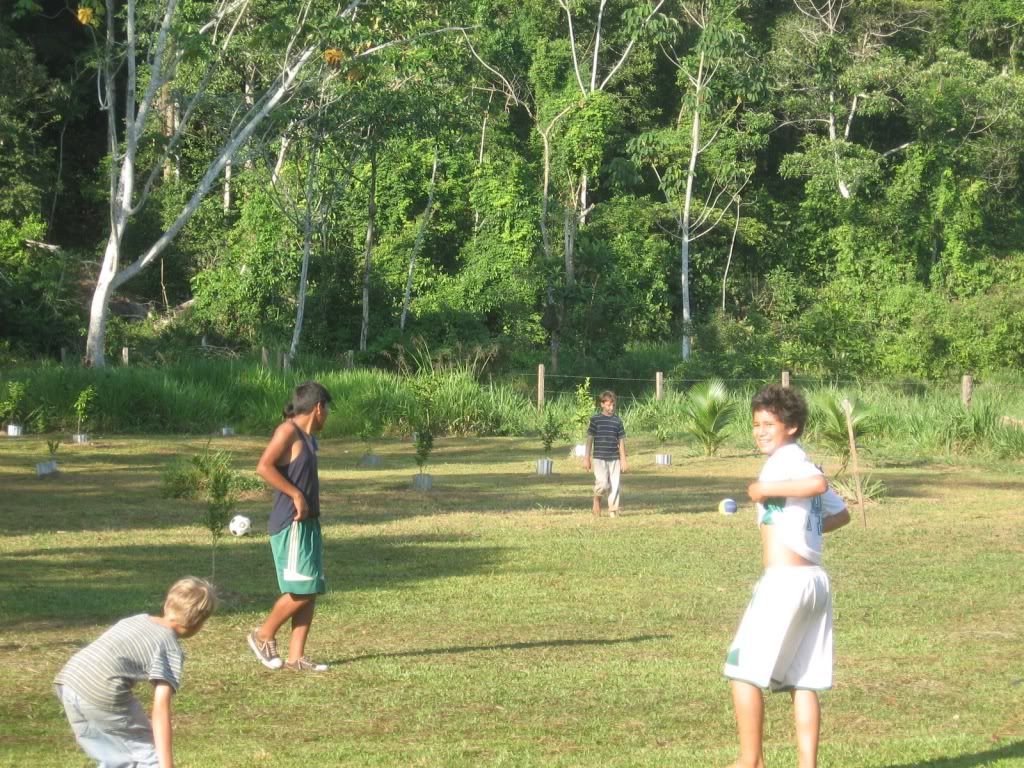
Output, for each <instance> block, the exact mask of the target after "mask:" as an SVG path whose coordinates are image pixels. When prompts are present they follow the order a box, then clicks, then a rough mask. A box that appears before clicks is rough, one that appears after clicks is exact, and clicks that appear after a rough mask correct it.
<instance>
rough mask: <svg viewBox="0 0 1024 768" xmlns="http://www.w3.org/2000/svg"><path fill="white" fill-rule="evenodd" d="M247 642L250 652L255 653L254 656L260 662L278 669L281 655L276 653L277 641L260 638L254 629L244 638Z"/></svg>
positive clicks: (270, 667) (280, 663) (269, 667)
mask: <svg viewBox="0 0 1024 768" xmlns="http://www.w3.org/2000/svg"><path fill="white" fill-rule="evenodd" d="M245 639H246V641H247V642H248V643H249V647H250V648H252V652H253V653H255V654H256V658H257V659H259V660H260V664H262V665H263V666H264V667H267V668H268V669H280V668H281V665H282V663H283V662H282V661H281V657H280V656H278V655H277V643H276V642H275V641H273V640H260V639H259V637H257V635H256V630H255V629H254V630H253V631H252V632H250V633H249V635H248V636H247V637H246V638H245Z"/></svg>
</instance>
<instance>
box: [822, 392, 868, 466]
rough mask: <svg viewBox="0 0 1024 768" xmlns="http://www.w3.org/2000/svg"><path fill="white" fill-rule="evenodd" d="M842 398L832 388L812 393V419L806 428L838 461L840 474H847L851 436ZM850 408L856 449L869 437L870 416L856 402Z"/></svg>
mask: <svg viewBox="0 0 1024 768" xmlns="http://www.w3.org/2000/svg"><path fill="white" fill-rule="evenodd" d="M843 399H844V397H843V395H841V394H840V393H838V392H836V391H835V390H834V389H831V388H827V389H822V390H819V391H817V392H815V393H814V394H813V395H812V396H811V398H810V400H811V403H810V406H811V417H810V424H809V425H808V426H809V430H808V431H809V432H810V433H811V435H812V437H813V439H814V440H815V441H816V442H818V443H820V444H822V445H823V446H824V447H825V448H827V449H828V450H829V451H830V452H831V453H832V454H833V455H835V456H837V457H838V458H839V461H840V467H839V472H844V471H846V466H847V464H848V463H849V461H850V433H849V429H848V428H847V425H846V411H845V410H844V409H843V405H842V401H843ZM851 406H852V407H851V416H850V422H851V424H852V425H853V436H854V439H855V440H856V441H857V444H858V446H859V445H860V442H861V439H862V438H864V437H866V436H867V435H869V434H871V416H870V414H869V413H867V412H866V411H865V410H864V409H863V408H862V407H861V406H860V405H859V404H858V403H856V402H852V401H851Z"/></svg>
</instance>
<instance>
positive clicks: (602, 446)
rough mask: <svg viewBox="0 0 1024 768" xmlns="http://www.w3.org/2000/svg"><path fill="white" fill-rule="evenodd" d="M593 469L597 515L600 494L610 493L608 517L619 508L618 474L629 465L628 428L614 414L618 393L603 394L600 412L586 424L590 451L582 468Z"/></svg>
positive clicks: (598, 512) (594, 507) (613, 514)
mask: <svg viewBox="0 0 1024 768" xmlns="http://www.w3.org/2000/svg"><path fill="white" fill-rule="evenodd" d="M591 466H593V469H594V506H593V512H594V516H595V517H596V516H598V515H600V514H601V497H602V496H604V495H605V494H607V495H608V517H615V515H616V514H617V513H618V511H619V475H620V474H621V473H622V472H625V471H626V470H627V469H628V468H629V466H628V463H627V461H626V429H625V428H624V427H623V426H622V419H620V418H619V417H618V416H616V415H615V393H614V392H612V391H611V390H605V391H604V392H602V393H601V412H600V413H595V414H594V415H593V416H591V417H590V426H589V427H587V452H586V455H585V456H584V457H583V467H584V468H585V469H590V468H591Z"/></svg>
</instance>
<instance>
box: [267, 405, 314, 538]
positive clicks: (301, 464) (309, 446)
mask: <svg viewBox="0 0 1024 768" xmlns="http://www.w3.org/2000/svg"><path fill="white" fill-rule="evenodd" d="M292 427H293V428H294V429H295V432H296V433H297V434H298V436H299V439H300V440H301V441H302V450H301V451H300V452H299V455H298V456H296V457H295V459H294V460H293V461H290V462H289V463H287V464H285V465H284V466H281V465H278V467H277V468H278V469H279V470H280V471H281V474H282V475H284V476H285V477H287V478H288V482H289V483H291V484H292V485H294V486H295V487H296V488H298V489H299V490H300V491H301V492H302V495H303V496H305V497H306V505H307V506H308V507H309V517H310V518H314V517H320V478H319V477H318V476H317V471H316V439H315V438H313V437H311V436H309V435H307V434H306V433H305V432H303V431H302V430H301V429H299V428H298V427H297V426H296V425H295V424H294V423H292ZM294 517H295V502H293V501H292V498H291V496H288V495H286V494H283V493H281V492H280V491H278V490H276V489H275V490H274V507H273V509H271V510H270V524H269V525H268V526H267V530H268V532H269V533H270V535H271V536H273V535H274V534H275V533H280V532H281V531H283V530H284V529H285V528H287V527H288V526H290V525H291V524H292V519H293V518H294Z"/></svg>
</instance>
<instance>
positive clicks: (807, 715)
mask: <svg viewBox="0 0 1024 768" xmlns="http://www.w3.org/2000/svg"><path fill="white" fill-rule="evenodd" d="M793 719H794V720H795V721H796V752H797V765H798V766H799V767H800V768H816V767H817V765H818V734H819V733H820V731H821V707H820V705H819V704H818V692H817V691H805V690H796V691H793Z"/></svg>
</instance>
